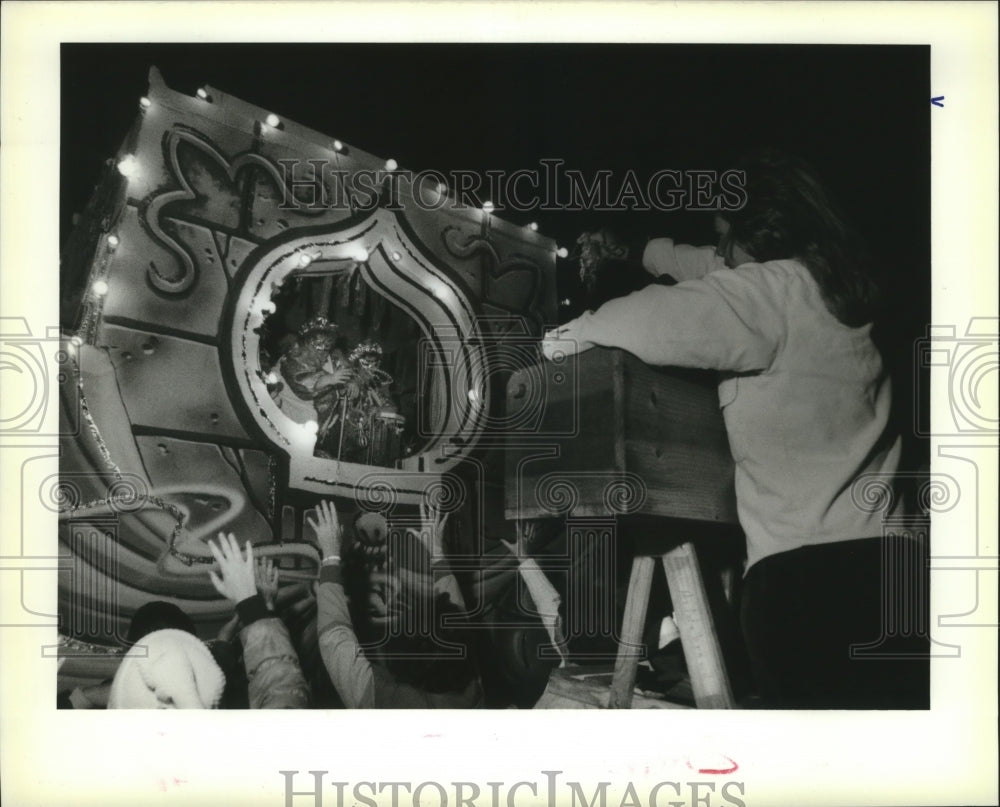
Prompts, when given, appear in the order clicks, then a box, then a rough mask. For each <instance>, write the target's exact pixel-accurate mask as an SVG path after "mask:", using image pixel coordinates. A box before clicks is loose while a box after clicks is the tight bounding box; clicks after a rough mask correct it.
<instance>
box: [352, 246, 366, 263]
mask: <svg viewBox="0 0 1000 807" xmlns="http://www.w3.org/2000/svg"><path fill="white" fill-rule="evenodd" d="M354 260H356V261H357V262H358V263H364V262H365V261H367V260H368V250H367V249H365V248H364V247H360V248H359V249H357V250H355V252H354Z"/></svg>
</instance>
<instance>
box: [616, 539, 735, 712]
mask: <svg viewBox="0 0 1000 807" xmlns="http://www.w3.org/2000/svg"><path fill="white" fill-rule="evenodd" d="M657 558H659V559H660V562H661V563H662V564H663V571H664V572H666V575H667V586H668V588H669V589H670V599H671V600H672V601H673V607H674V619H675V621H676V622H677V629H678V631H679V632H680V641H681V647H682V649H683V651H684V660H685V662H686V663H687V668H688V673H689V674H690V676H691V689H692V690H693V691H694V699H695V704H696V705H697V706H698V708H699V709H731V708H733V693H732V688H731V687H730V684H729V676H728V675H727V673H726V665H725V662H724V661H723V658H722V646H721V645H720V643H719V637H718V634H717V633H716V630H715V621H714V619H713V618H712V612H711V609H710V608H709V603H708V595H707V594H706V592H705V583H704V581H703V580H702V577H701V570H700V568H699V567H698V557H697V555H696V554H695V549H694V545H693V544H692V543H690V542H687V543H683V544H681V545H680V546H677V547H675V548H673V549H671V550H669V551H667V552H665V553H663V554H655V553H653V552H647V553H641V554H638V555H636V557H635V558H634V560H633V561H632V574H631V577H630V578H629V584H628V592H627V595H626V599H625V616H624V618H623V619H622V632H621V638H620V642H619V645H618V656H617V658H616V660H615V671H614V676H613V677H612V681H611V693H610V696H609V699H608V707H609V708H612V709H628V708H630V707H631V706H632V695H633V691H634V689H635V677H636V670H637V669H638V667H639V661H640V659H641V656H642V631H643V626H644V625H645V622H646V611H647V609H648V607H649V592H650V588H651V586H652V582H653V569H654V567H655V564H656V559H657Z"/></svg>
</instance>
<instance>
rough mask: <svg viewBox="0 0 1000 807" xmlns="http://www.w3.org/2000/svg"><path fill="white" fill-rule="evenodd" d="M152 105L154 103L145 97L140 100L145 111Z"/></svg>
mask: <svg viewBox="0 0 1000 807" xmlns="http://www.w3.org/2000/svg"><path fill="white" fill-rule="evenodd" d="M152 105H153V102H152V101H150V100H149V99H148V98H147V97H146V96H145V95H144V96H142V98H140V99H139V106H141V107H142V108H143V109H149V108H150V107H151V106H152Z"/></svg>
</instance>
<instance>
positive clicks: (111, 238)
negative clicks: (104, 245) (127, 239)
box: [108, 233, 121, 249]
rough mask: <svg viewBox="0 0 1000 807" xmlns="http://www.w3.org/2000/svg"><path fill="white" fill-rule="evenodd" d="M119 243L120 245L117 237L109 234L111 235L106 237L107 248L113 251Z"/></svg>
mask: <svg viewBox="0 0 1000 807" xmlns="http://www.w3.org/2000/svg"><path fill="white" fill-rule="evenodd" d="M119 243H121V242H120V241H119V240H118V236H117V235H115V234H114V233H111V235H109V236H108V247H109V248H111V249H114V248H115V247H117V246H118V244H119Z"/></svg>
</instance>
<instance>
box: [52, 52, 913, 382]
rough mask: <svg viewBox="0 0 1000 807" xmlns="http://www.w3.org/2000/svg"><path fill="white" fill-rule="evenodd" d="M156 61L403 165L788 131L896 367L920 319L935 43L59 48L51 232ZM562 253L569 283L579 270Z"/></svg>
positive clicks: (557, 215) (620, 225) (723, 157)
mask: <svg viewBox="0 0 1000 807" xmlns="http://www.w3.org/2000/svg"><path fill="white" fill-rule="evenodd" d="M150 65H156V66H157V67H159V68H160V70H161V72H162V73H163V76H164V78H165V80H166V82H167V84H168V85H169V86H170V87H172V88H173V89H175V90H178V91H180V92H186V93H194V91H195V90H196V89H197V88H198V87H199V86H202V85H203V84H209V85H212V86H214V87H217V88H219V89H220V90H223V91H226V92H228V93H230V94H232V95H235V96H237V97H239V98H242V99H244V100H246V101H249V102H251V103H254V104H257V105H259V106H261V107H264V108H267V109H270V110H273V111H274V112H276V113H277V114H279V115H281V116H283V117H286V118H289V119H292V120H295V121H297V122H298V123H301V124H304V125H307V126H309V127H312V128H313V129H316V130H318V131H320V132H324V133H326V134H328V135H330V136H331V137H337V138H339V139H341V140H343V141H344V142H346V143H350V144H353V145H355V146H357V147H359V148H361V149H363V150H365V151H368V152H371V153H373V154H376V155H379V156H383V157H390V156H391V157H394V158H395V159H396V160H398V162H399V164H400V165H401V166H402V167H404V168H409V169H411V170H414V171H416V170H420V169H437V170H441V171H448V170H453V169H482V170H485V169H503V170H507V171H512V170H515V169H517V168H524V167H527V168H537V167H538V160H539V159H541V158H546V157H558V158H562V159H564V160H565V162H566V166H567V167H570V168H578V169H580V170H582V171H583V172H584V174H585V175H589V173H590V172H592V171H595V170H597V169H610V170H612V171H613V172H614V173H615V176H618V175H619V174H620V173H623V172H624V171H625V170H626V169H628V168H633V169H635V170H636V172H637V173H638V174H639V176H640V177H642V176H643V175H646V176H648V175H649V174H652V173H653V172H654V171H656V170H658V169H661V168H673V169H679V170H684V169H691V168H716V169H724V168H726V167H728V166H730V165H732V164H733V163H734V161H735V160H736V158H738V157H739V155H740V154H741V153H742V152H744V151H746V150H748V149H751V148H753V147H755V146H776V147H779V148H783V149H784V150H786V151H789V152H791V153H794V154H797V155H799V156H801V157H803V158H805V159H807V160H808V161H810V162H811V163H812V164H813V165H814V166H815V167H816V168H817V169H818V171H819V173H820V175H821V176H822V177H823V179H824V180H825V181H826V183H827V184H828V186H829V187H830V188H831V190H832V191H833V193H834V195H835V196H836V197H837V198H838V199H839V200H840V201H841V203H842V205H843V206H844V207H845V209H846V210H847V212H848V215H849V216H850V217H851V218H852V219H853V221H854V223H855V224H856V225H857V226H858V227H859V229H860V230H861V231H862V233H863V234H864V235H865V236H866V237H867V239H868V240H869V242H870V245H871V247H872V249H873V252H874V253H875V254H876V256H877V257H878V258H880V259H881V260H882V261H883V262H884V263H885V264H886V266H887V268H888V274H889V276H890V278H891V280H892V283H893V293H894V296H895V299H896V300H898V305H894V313H893V314H892V316H893V318H894V319H893V320H892V322H890V323H888V327H887V329H886V330H887V332H888V334H889V338H888V341H889V353H890V356H889V358H890V364H892V365H899V366H900V367H903V368H904V372H905V368H907V367H909V366H911V365H912V352H911V351H912V340H913V339H914V338H916V337H918V336H920V335H922V332H923V328H924V323H926V322H927V320H928V318H929V310H930V309H929V306H930V267H929V262H930V114H931V109H932V107H931V105H930V103H929V98H930V95H931V93H930V49H929V47H923V46H911V47H898V46H897V47H885V46H739V45H726V46H704V45H629V44H624V45H534V44H532V45H482V44H469V45H437V44H431V45H398V44H392V45H387V44H330V45H312V44H309V45H288V44H281V45H242V44H241V45H219V44H212V45H162V44H151V45H146V44H142V45H135V44H130V45H117V44H115V45H63V51H62V124H61V157H62V164H61V181H62V190H61V210H60V212H61V229H60V233H61V238H62V240H63V241H65V237H66V233H67V232H68V228H69V217H70V216H71V214H72V213H73V212H74V211H78V210H81V209H82V208H83V206H84V204H85V203H86V200H87V198H88V197H89V195H90V192H91V190H92V188H93V185H94V183H95V182H96V180H97V178H98V174H99V172H100V168H101V164H102V162H103V161H104V160H105V159H107V158H108V157H110V156H112V155H113V154H114V153H115V151H116V150H117V148H118V146H119V144H120V143H121V141H122V140H123V138H124V136H125V134H126V132H127V130H128V128H129V127H130V125H131V124H132V122H133V120H134V118H135V115H136V114H137V99H138V98H139V97H140V96H141V95H143V93H144V92H145V90H146V86H147V84H146V76H147V72H148V68H149V66H150ZM500 215H501V216H502V217H503V216H504V214H503V213H501V214H500ZM506 217H507V218H510V219H512V220H515V221H525V220H527V218H531V219H534V220H536V221H538V222H539V224H540V226H541V230H542V232H543V233H545V234H546V235H550V236H552V237H554V238H556V239H557V240H558V241H559V242H560V243H562V244H567V245H571V242H572V240H573V239H575V237H576V235H578V234H579V233H580V232H582V231H584V230H586V229H589V228H593V227H595V226H601V225H609V226H612V227H613V228H615V229H617V230H618V231H620V232H621V233H622V234H623V235H629V236H635V235H647V236H650V235H672V236H675V237H677V238H679V239H681V240H685V241H693V242H696V243H709V242H710V241H711V240H712V229H711V219H712V217H711V214H707V213H699V214H694V213H664V212H655V213H615V214H608V213H604V214H597V213H582V212H568V211H557V212H541V211H539V212H536V213H532V214H530V215H529V216H528V217H527V218H526V217H524V216H521V217H520V218H519V217H518V216H515V215H507V216H506ZM563 263H564V264H566V265H565V266H561V267H560V283H561V286H562V288H561V293H565V292H566V291H572V289H570V288H568V287H569V285H570V284H571V281H572V279H573V267H572V266H570V265H569V262H563ZM903 381H904V383H906V382H907V381H908V380H907V379H903ZM911 388H912V387H911Z"/></svg>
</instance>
